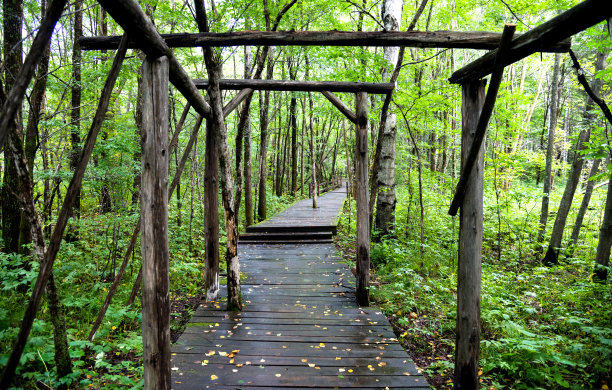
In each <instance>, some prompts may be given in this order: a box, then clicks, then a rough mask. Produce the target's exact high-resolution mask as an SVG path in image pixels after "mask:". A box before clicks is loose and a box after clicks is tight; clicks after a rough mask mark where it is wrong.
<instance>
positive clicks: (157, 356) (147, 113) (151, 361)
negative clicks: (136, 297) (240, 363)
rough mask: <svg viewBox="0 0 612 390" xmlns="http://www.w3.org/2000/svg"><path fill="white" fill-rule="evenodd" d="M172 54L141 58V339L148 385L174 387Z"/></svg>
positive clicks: (160, 387) (154, 387) (156, 387)
mask: <svg viewBox="0 0 612 390" xmlns="http://www.w3.org/2000/svg"><path fill="white" fill-rule="evenodd" d="M168 68H169V66H168V59H167V58H166V57H165V56H162V57H158V58H156V59H151V58H149V57H147V58H146V59H145V61H144V63H143V72H142V74H143V76H142V85H143V94H142V96H143V114H142V128H143V130H142V135H141V137H142V143H141V145H142V179H141V186H142V188H141V190H140V215H141V238H140V242H141V253H142V344H143V361H144V384H145V388H146V389H164V388H169V387H170V378H171V375H170V294H169V285H170V279H169V257H170V256H169V251H168V153H167V150H168Z"/></svg>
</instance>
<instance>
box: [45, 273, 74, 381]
mask: <svg viewBox="0 0 612 390" xmlns="http://www.w3.org/2000/svg"><path fill="white" fill-rule="evenodd" d="M47 301H48V302H49V318H50V319H51V323H53V348H54V354H55V355H54V358H53V360H54V361H55V370H56V372H57V377H58V378H60V379H61V378H64V377H65V376H67V375H70V374H71V373H72V360H71V359H70V350H69V348H68V335H67V333H66V319H65V316H64V308H63V306H62V304H61V301H60V299H59V295H58V293H57V287H56V286H55V279H54V278H53V275H51V276H50V277H49V281H48V282H47ZM58 389H60V390H65V389H68V386H67V385H60V386H58Z"/></svg>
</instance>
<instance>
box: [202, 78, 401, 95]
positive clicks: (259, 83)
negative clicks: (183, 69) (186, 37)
mask: <svg viewBox="0 0 612 390" xmlns="http://www.w3.org/2000/svg"><path fill="white" fill-rule="evenodd" d="M193 83H194V84H195V86H196V87H197V88H199V89H207V88H208V85H209V83H208V80H206V79H195V80H193ZM219 88H220V89H222V90H242V89H246V88H248V89H253V90H258V91H303V92H309V91H310V92H323V91H331V92H368V93H374V94H383V95H386V94H388V93H391V92H392V91H393V89H394V88H395V85H394V84H391V83H363V82H348V81H298V80H258V79H248V80H242V79H221V80H219Z"/></svg>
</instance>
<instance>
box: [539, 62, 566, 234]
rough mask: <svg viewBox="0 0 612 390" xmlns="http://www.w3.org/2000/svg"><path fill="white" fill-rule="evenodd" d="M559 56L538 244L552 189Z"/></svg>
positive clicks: (543, 228) (553, 93) (546, 216)
mask: <svg viewBox="0 0 612 390" xmlns="http://www.w3.org/2000/svg"><path fill="white" fill-rule="evenodd" d="M560 64H561V54H559V53H557V54H555V65H554V70H553V76H552V81H551V83H550V108H549V117H550V119H549V122H548V143H547V146H546V169H545V171H544V187H543V196H542V208H541V212H540V225H539V226H540V227H539V231H538V242H542V241H543V240H544V234H545V233H546V222H547V221H548V205H549V202H550V191H551V189H552V160H553V150H554V147H555V129H556V128H557V94H558V88H559V73H560V68H561V65H560Z"/></svg>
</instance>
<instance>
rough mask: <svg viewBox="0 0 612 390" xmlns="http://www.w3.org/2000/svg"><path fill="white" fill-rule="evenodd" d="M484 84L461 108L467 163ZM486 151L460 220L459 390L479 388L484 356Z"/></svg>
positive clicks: (466, 89) (467, 93) (469, 88)
mask: <svg viewBox="0 0 612 390" xmlns="http://www.w3.org/2000/svg"><path fill="white" fill-rule="evenodd" d="M484 84H485V83H484V81H483V80H478V81H474V82H471V83H468V84H465V85H463V94H462V95H463V101H462V105H461V115H462V132H461V134H462V135H461V157H462V158H463V159H465V158H466V157H467V153H468V150H469V148H470V147H471V145H472V142H473V140H474V138H475V136H474V129H475V127H476V124H477V122H478V117H479V116H480V112H481V111H482V106H483V104H484V98H485V93H484ZM483 178H484V151H483V150H482V149H480V153H479V155H478V159H477V162H476V165H475V166H474V172H473V174H472V175H471V176H470V178H469V180H468V183H467V189H466V193H465V201H464V203H463V207H462V208H461V213H460V220H459V261H458V270H457V330H456V332H457V340H456V347H455V351H456V352H455V387H456V388H458V389H476V388H478V384H479V378H478V356H479V352H480V272H481V268H480V262H481V258H482V217H483V212H482V191H483Z"/></svg>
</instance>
